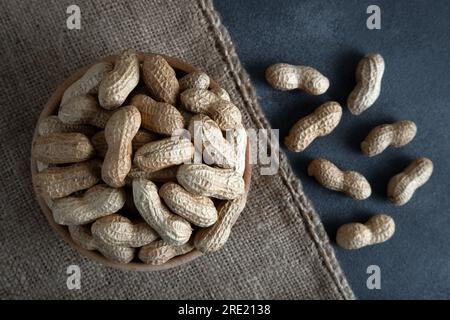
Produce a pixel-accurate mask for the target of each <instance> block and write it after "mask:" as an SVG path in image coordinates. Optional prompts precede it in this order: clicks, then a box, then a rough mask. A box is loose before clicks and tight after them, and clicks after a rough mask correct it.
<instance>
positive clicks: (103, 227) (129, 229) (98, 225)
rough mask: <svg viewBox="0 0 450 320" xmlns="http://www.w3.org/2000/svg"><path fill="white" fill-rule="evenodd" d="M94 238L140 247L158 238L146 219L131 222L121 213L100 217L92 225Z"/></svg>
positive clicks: (108, 242) (116, 244)
mask: <svg viewBox="0 0 450 320" xmlns="http://www.w3.org/2000/svg"><path fill="white" fill-rule="evenodd" d="M91 232H92V235H93V236H94V238H96V239H99V240H101V241H103V242H104V243H107V244H109V245H113V246H125V247H132V248H138V247H142V246H144V245H146V244H149V243H151V242H153V241H155V240H156V239H158V237H159V236H158V234H157V233H156V232H155V230H153V229H152V228H150V226H149V225H148V224H147V223H146V222H145V221H137V222H134V223H133V222H131V221H130V220H129V219H128V218H125V217H124V216H121V215H120V214H111V215H109V216H106V217H103V218H99V219H97V221H95V222H94V223H93V224H92V226H91Z"/></svg>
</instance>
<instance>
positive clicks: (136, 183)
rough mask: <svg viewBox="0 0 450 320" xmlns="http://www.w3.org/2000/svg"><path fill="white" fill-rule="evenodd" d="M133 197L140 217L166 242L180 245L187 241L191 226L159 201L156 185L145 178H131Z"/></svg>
mask: <svg viewBox="0 0 450 320" xmlns="http://www.w3.org/2000/svg"><path fill="white" fill-rule="evenodd" d="M133 197H134V203H135V205H136V208H137V209H138V211H139V213H140V214H141V216H142V218H144V220H145V221H146V222H147V223H148V224H149V225H150V227H152V228H153V229H154V230H155V231H156V232H157V233H158V234H159V236H160V237H161V239H163V240H164V241H166V242H167V243H168V244H172V245H182V244H184V243H186V242H188V241H189V238H190V237H191V234H192V228H191V225H190V224H189V222H187V221H186V220H185V219H183V218H182V217H179V216H177V215H175V214H173V213H172V212H170V211H169V209H167V207H166V206H165V205H164V204H163V203H162V202H161V199H160V197H159V195H158V188H157V187H156V185H155V184H154V183H153V182H151V181H149V180H145V179H134V180H133Z"/></svg>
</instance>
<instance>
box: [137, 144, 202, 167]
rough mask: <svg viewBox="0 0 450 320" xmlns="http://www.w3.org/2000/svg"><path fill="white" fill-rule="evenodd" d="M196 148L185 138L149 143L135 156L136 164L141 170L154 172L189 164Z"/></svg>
mask: <svg viewBox="0 0 450 320" xmlns="http://www.w3.org/2000/svg"><path fill="white" fill-rule="evenodd" d="M193 154H194V146H193V145H192V143H191V142H190V141H189V140H188V139H186V138H184V137H171V138H166V139H162V140H159V141H154V142H150V143H147V144H146V145H144V146H142V147H141V148H139V149H138V150H137V151H136V153H135V155H134V164H135V165H136V166H138V167H139V168H140V169H141V170H145V171H149V172H153V171H158V170H161V169H164V168H167V167H171V166H175V165H179V164H182V163H185V162H188V161H190V160H191V159H192V156H193Z"/></svg>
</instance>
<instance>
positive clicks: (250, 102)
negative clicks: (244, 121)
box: [197, 0, 355, 299]
mask: <svg viewBox="0 0 450 320" xmlns="http://www.w3.org/2000/svg"><path fill="white" fill-rule="evenodd" d="M197 1H198V5H199V7H200V9H201V12H202V13H203V15H204V18H205V21H206V23H207V24H208V25H209V29H210V30H211V32H212V34H213V36H214V38H215V42H216V48H217V50H218V51H219V53H220V54H221V55H222V57H223V60H224V62H225V63H226V64H227V65H228V67H229V69H230V72H231V75H232V78H233V80H234V82H235V85H236V88H237V89H238V91H239V92H240V93H241V95H242V97H243V100H244V103H245V105H246V107H247V111H248V113H249V115H250V116H251V117H252V118H253V121H254V122H255V123H256V124H257V126H258V127H260V128H270V125H269V122H268V121H267V120H266V119H265V116H264V115H263V114H262V112H261V109H260V107H259V106H258V102H257V97H256V92H255V89H254V88H253V86H252V85H251V82H250V78H249V76H248V74H247V73H246V71H245V70H244V69H243V68H242V66H241V63H240V60H239V58H238V56H237V54H236V50H235V48H234V45H233V43H232V41H231V37H230V35H229V34H228V31H227V30H226V28H225V27H224V25H223V24H222V23H221V21H220V18H219V16H218V14H217V11H216V10H215V9H214V6H213V3H212V0H197ZM280 176H281V177H282V179H283V182H284V183H285V185H286V188H287V189H288V190H289V191H290V193H291V195H292V199H293V200H294V203H295V204H297V208H292V209H293V210H292V211H293V212H296V213H298V215H296V216H295V218H296V219H297V220H298V221H300V223H304V224H305V226H306V229H307V230H308V233H309V235H310V237H311V239H312V240H313V242H314V244H315V245H316V248H317V250H318V253H319V255H320V257H322V259H323V261H324V265H325V266H326V268H327V270H328V271H329V273H330V275H331V278H332V279H333V280H334V282H335V288H336V291H337V292H338V293H339V294H340V295H342V297H343V298H344V299H355V295H354V293H353V291H352V289H351V288H350V286H349V284H348V282H347V280H346V278H345V275H344V273H343V272H342V269H341V267H340V266H339V263H338V262H337V260H336V256H335V254H334V250H333V248H332V247H331V244H330V242H329V240H328V236H327V234H326V232H325V229H324V228H323V225H322V223H321V221H320V219H319V217H318V215H317V213H316V212H315V209H314V207H313V205H312V203H311V202H310V201H309V199H308V198H307V197H306V196H305V194H304V193H303V191H302V187H301V185H300V182H299V180H298V178H297V177H296V176H295V174H294V173H293V172H292V169H291V167H290V165H289V164H288V161H287V159H286V157H285V155H284V153H282V152H281V153H280Z"/></svg>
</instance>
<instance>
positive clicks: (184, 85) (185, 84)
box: [179, 71, 210, 91]
mask: <svg viewBox="0 0 450 320" xmlns="http://www.w3.org/2000/svg"><path fill="white" fill-rule="evenodd" d="M209 81H210V80H209V76H208V75H207V74H206V73H204V72H202V71H194V72H191V73H188V74H187V75H185V76H184V77H183V78H181V79H180V80H179V84H180V91H184V90H186V89H192V88H195V89H208V87H209Z"/></svg>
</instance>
